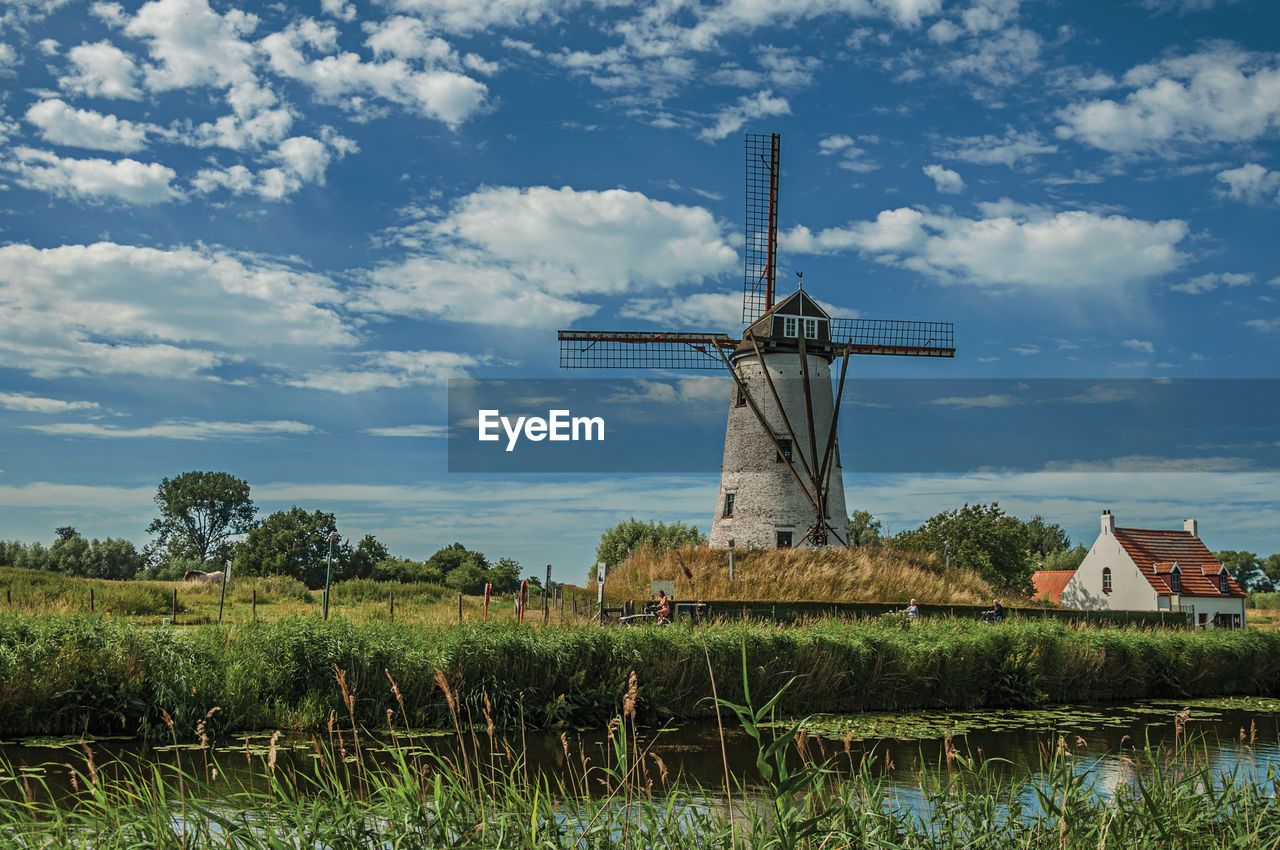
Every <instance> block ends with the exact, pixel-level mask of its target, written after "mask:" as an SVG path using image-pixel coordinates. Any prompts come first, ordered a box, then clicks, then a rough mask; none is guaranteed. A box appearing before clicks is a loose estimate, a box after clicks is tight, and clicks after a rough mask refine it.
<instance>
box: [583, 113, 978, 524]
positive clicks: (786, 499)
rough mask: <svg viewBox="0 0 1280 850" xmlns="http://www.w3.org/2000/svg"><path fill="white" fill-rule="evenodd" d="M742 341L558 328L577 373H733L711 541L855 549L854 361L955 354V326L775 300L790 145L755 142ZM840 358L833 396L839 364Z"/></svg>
mask: <svg viewBox="0 0 1280 850" xmlns="http://www.w3.org/2000/svg"><path fill="white" fill-rule="evenodd" d="M746 153H747V215H746V244H745V251H744V253H745V259H746V268H745V272H746V273H745V276H744V288H743V302H742V321H743V323H744V324H746V325H747V329H746V331H745V332H744V333H743V335H742V338H741V339H738V338H735V337H732V336H730V335H729V334H725V333H686V332H682V331H560V333H559V335H558V336H559V340H560V365H561V367H563V368H568V369H609V368H614V369H626V368H639V369H663V370H673V369H715V370H719V369H725V368H727V369H728V371H729V374H730V375H731V376H732V377H733V389H732V393H733V395H732V400H731V401H730V407H729V423H728V427H727V428H726V429H725V436H724V463H723V465H722V467H721V471H720V492H719V495H718V497H717V500H716V515H715V519H714V520H713V521H712V524H711V545H712V546H716V547H726V546H728V545H729V541H730V540H733V541H734V546H735V547H742V548H750V547H760V548H773V547H784V546H785V547H792V546H795V547H811V546H845V545H848V522H847V519H846V514H845V501H844V479H843V475H842V470H841V468H840V447H839V445H838V444H837V439H836V432H837V426H838V422H839V411H840V397H841V394H842V392H843V390H844V380H845V375H846V374H847V373H848V368H849V357H850V356H851V355H854V354H885V355H896V356H902V357H954V356H955V343H954V330H953V328H952V325H951V323H950V322H917V321H885V320H878V319H842V318H836V319H833V318H831V317H830V316H828V315H827V313H826V312H825V311H824V310H823V309H822V308H821V307H820V306H818V303H817V302H816V301H814V300H813V299H812V298H810V297H809V296H808V295H807V294H806V293H804V292H803V291H797V292H796V293H794V294H793V295H791V296H789V297H787V298H784V299H782V300H781V301H778V302H777V303H774V280H775V277H776V274H777V249H778V177H779V175H780V167H779V162H780V154H781V140H780V139H779V137H778V134H777V133H773V134H771V135H767V136H766V135H759V134H748V135H747V140H746ZM836 358H840V359H841V364H840V378H839V384H838V388H837V390H836V393H835V398H834V399H833V398H832V393H831V379H832V371H833V370H832V364H833V363H834V362H835V360H836Z"/></svg>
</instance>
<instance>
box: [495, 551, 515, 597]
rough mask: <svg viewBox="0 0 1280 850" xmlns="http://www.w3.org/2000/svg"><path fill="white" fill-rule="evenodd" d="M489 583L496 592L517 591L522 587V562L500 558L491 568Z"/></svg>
mask: <svg viewBox="0 0 1280 850" xmlns="http://www.w3.org/2000/svg"><path fill="white" fill-rule="evenodd" d="M489 583H490V584H492V585H493V592H494V593H515V592H516V591H517V590H519V589H520V562H519V561H513V560H512V559H510V558H499V559H498V563H496V564H494V565H493V566H492V567H490V568H489Z"/></svg>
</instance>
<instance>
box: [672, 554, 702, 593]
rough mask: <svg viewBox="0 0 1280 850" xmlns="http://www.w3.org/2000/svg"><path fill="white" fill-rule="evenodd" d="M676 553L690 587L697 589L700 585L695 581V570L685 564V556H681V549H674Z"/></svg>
mask: <svg viewBox="0 0 1280 850" xmlns="http://www.w3.org/2000/svg"><path fill="white" fill-rule="evenodd" d="M673 551H674V552H675V553H676V560H677V561H679V562H680V571H681V572H683V573H684V577H685V578H687V579H688V580H689V589H690V590H697V589H698V586H697V585H696V584H695V583H694V581H693V571H692V570H690V569H689V567H688V566H687V565H686V564H685V562H684V558H682V557H680V550H679V549H675V550H673Z"/></svg>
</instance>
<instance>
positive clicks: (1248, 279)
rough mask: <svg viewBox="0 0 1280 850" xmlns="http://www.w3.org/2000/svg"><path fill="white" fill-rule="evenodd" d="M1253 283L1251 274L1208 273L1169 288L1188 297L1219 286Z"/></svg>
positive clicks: (1210, 290)
mask: <svg viewBox="0 0 1280 850" xmlns="http://www.w3.org/2000/svg"><path fill="white" fill-rule="evenodd" d="M1250 283H1253V275H1252V274H1237V273H1235V272H1210V273H1209V274H1202V275H1200V276H1199V277H1193V278H1191V280H1189V281H1187V282H1186V283H1177V284H1174V285H1173V286H1171V287H1169V288H1170V289H1172V290H1174V291H1175V292H1185V293H1187V294H1188V295H1199V294H1201V293H1204V292H1212V291H1213V290H1215V289H1217V288H1218V287H1221V286H1246V285H1248V284H1250Z"/></svg>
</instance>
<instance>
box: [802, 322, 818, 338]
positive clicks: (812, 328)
mask: <svg viewBox="0 0 1280 850" xmlns="http://www.w3.org/2000/svg"><path fill="white" fill-rule="evenodd" d="M804 338H805V339H817V338H818V320H817V319H805V320H804Z"/></svg>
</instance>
